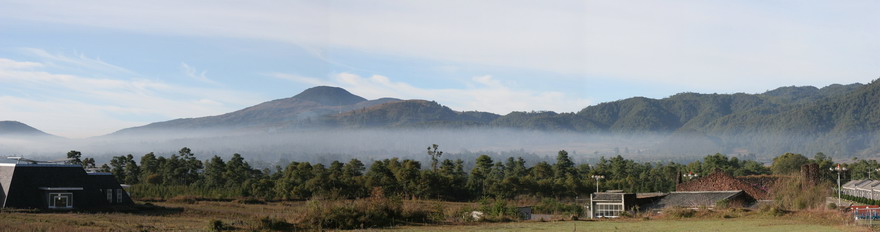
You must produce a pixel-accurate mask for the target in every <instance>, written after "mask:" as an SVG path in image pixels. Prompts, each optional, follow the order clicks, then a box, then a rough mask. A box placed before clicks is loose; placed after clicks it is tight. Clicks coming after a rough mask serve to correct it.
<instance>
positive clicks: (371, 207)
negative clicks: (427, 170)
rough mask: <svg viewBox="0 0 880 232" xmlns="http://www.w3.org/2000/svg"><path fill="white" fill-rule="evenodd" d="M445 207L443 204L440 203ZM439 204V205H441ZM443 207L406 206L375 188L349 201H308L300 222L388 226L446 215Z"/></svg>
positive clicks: (317, 225)
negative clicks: (367, 196)
mask: <svg viewBox="0 0 880 232" xmlns="http://www.w3.org/2000/svg"><path fill="white" fill-rule="evenodd" d="M441 207H442V206H441ZM438 208H439V209H438ZM443 211H444V209H443V208H440V207H435V208H434V210H430V209H427V210H426V209H424V208H412V209H407V210H404V209H403V202H402V201H401V200H400V199H396V198H393V199H391V198H386V197H385V194H384V193H383V192H382V190H381V188H377V189H374V190H373V194H372V195H371V196H370V197H369V198H365V199H357V200H348V201H318V200H313V201H309V203H308V208H307V209H306V213H305V215H303V218H302V219H301V220H300V221H299V223H298V224H302V225H309V226H311V227H314V228H311V229H325V228H328V229H329V228H332V229H360V228H376V227H387V226H393V225H397V224H400V223H402V222H407V221H409V222H430V221H431V220H432V218H438V217H445V216H438V215H437V214H440V215H442V214H443Z"/></svg>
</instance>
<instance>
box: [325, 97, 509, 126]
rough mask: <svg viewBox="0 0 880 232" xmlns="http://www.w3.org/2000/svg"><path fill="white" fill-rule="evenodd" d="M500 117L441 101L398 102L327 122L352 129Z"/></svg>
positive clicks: (484, 121) (470, 122)
mask: <svg viewBox="0 0 880 232" xmlns="http://www.w3.org/2000/svg"><path fill="white" fill-rule="evenodd" d="M498 117H500V116H499V115H497V114H493V113H486V112H476V111H471V112H458V111H454V110H452V109H450V108H449V107H446V106H442V105H440V104H438V103H437V102H433V101H425V100H406V101H395V102H389V103H385V104H380V105H374V106H372V107H368V108H363V109H360V110H353V111H349V112H345V113H341V114H337V115H333V116H331V117H326V118H324V119H325V125H330V126H340V127H349V128H352V127H353V128H366V127H381V128H396V127H421V126H432V127H465V126H480V125H487V124H488V123H489V122H491V121H492V120H495V119H496V118H498Z"/></svg>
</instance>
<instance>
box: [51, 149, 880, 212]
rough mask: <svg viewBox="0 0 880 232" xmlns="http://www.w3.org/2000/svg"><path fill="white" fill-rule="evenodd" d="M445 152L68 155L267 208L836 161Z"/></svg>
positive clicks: (138, 190) (641, 183)
mask: <svg viewBox="0 0 880 232" xmlns="http://www.w3.org/2000/svg"><path fill="white" fill-rule="evenodd" d="M437 149H438V148H437V146H431V147H428V155H430V156H431V164H429V165H423V164H422V163H421V162H419V161H416V160H411V159H403V160H401V159H398V158H390V159H383V160H376V161H373V162H372V163H370V164H369V165H366V164H364V163H363V162H362V161H361V160H358V159H351V160H349V161H348V162H344V163H343V162H340V161H333V162H331V163H329V164H327V165H325V164H321V163H310V162H291V163H289V164H287V165H286V166H283V167H282V166H276V167H275V169H274V170H273V169H269V168H266V169H262V170H259V169H256V168H254V167H252V166H250V165H249V164H248V162H246V161H245V160H244V157H243V156H242V155H240V154H233V155H232V157H231V158H230V159H229V160H224V159H223V158H221V157H219V156H213V157H211V158H209V159H207V160H204V161H202V160H199V159H197V158H196V156H195V154H194V153H193V152H192V150H191V149H189V148H186V147H184V148H182V149H180V151H179V152H178V153H177V154H172V155H170V156H169V157H165V156H157V155H156V154H154V153H147V154H145V155H143V156H141V157H140V158H139V161H136V158H135V157H134V156H133V155H131V154H129V155H125V156H115V157H113V158H112V159H111V160H110V162H109V163H107V164H104V165H102V166H101V167H99V168H96V167H95V164H94V160H93V159H91V158H86V159H82V160H81V156H82V154H81V153H80V152H78V151H71V152H70V153H68V157H69V158H71V161H70V163H72V164H79V165H83V166H84V167H86V168H94V169H98V170H99V171H103V172H109V173H112V174H113V176H114V177H116V179H117V180H118V181H119V182H120V183H125V184H130V185H132V189H131V190H130V192H131V194H132V196H134V197H136V198H170V197H174V196H178V195H193V196H199V197H206V198H238V197H253V198H259V199H266V200H302V199H314V198H324V199H339V198H349V199H354V198H362V197H367V196H369V192H370V191H371V190H372V189H374V188H376V187H380V188H381V189H383V191H384V192H385V194H386V195H389V196H397V197H401V198H404V199H413V198H418V199H439V200H451V201H473V200H478V199H482V198H487V197H488V198H502V199H511V198H514V197H517V196H533V197H539V198H574V197H578V196H587V195H588V194H590V193H593V192H595V191H596V181H597V179H594V178H592V177H593V176H599V175H601V176H603V177H604V178H602V179H599V180H598V181H600V183H599V191H604V190H609V189H619V190H623V191H626V192H669V191H674V190H675V185H676V184H677V182H678V181H680V180H681V179H680V177H681V176H682V174H685V173H694V174H697V175H700V176H705V175H709V174H711V173H712V172H714V171H716V170H720V171H724V172H727V173H729V174H731V175H736V176H741V175H764V174H788V173H791V172H796V171H799V169H800V166H801V165H803V164H806V163H811V162H813V163H819V164H820V166H822V168H821V169H820V170H827V167H830V166H831V165H832V163H833V162H832V161H831V159H830V158H829V157H827V156H825V155H824V154H822V153H819V154H816V156H814V158H813V159H809V158H807V157H804V156H803V155H800V154H792V153H786V154H783V155H780V156H778V157H777V158H776V159H774V160H773V164H772V165H771V166H770V167H766V166H764V165H763V164H761V163H759V162H756V161H753V160H741V159H738V158H736V157H728V156H726V155H723V154H713V155H708V156H706V157H704V158H703V159H702V160H698V161H693V162H690V163H687V164H679V163H675V162H666V163H661V162H636V161H633V160H629V159H625V158H623V157H622V156H620V155H617V156H613V157H611V158H608V159H606V158H604V157H603V158H601V159H599V161H598V162H596V163H595V164H586V163H582V164H577V163H575V162H573V161H572V158H571V157H570V156H569V154H568V152H566V151H564V150H562V151H559V152H558V153H557V156H556V162H555V163H549V162H544V161H542V162H537V163H534V164H527V163H526V161H525V160H524V159H523V158H521V157H516V158H515V157H509V158H507V159H504V160H493V159H492V158H491V157H490V156H487V155H481V156H479V157H477V158H476V165H475V166H474V167H473V168H472V169H470V170H465V167H464V161H463V160H461V159H456V160H450V159H442V160H441V159H440V157H441V156H442V154H443V153H442V151H439V150H437ZM875 163H876V162H875ZM860 169H861V168H860ZM825 176H826V177H830V174H826V175H825ZM877 177H880V175H877Z"/></svg>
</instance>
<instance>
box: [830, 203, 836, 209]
mask: <svg viewBox="0 0 880 232" xmlns="http://www.w3.org/2000/svg"><path fill="white" fill-rule="evenodd" d="M828 208H829V209H837V204H834V203H828Z"/></svg>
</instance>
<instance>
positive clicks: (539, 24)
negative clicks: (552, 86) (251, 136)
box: [0, 0, 880, 90]
mask: <svg viewBox="0 0 880 232" xmlns="http://www.w3.org/2000/svg"><path fill="white" fill-rule="evenodd" d="M377 4H378V5H379V6H376V5H377ZM782 5H786V4H778V3H766V2H763V1H737V2H717V1H684V2H675V3H672V2H665V1H541V2H534V1H515V0H514V1H454V0H453V1H388V2H381V3H375V2H345V3H337V2H333V1H316V2H312V1H270V2H268V3H264V4H252V3H246V2H234V1H233V2H214V1H208V2H206V1H186V2H180V1H170V0H159V1H149V2H142V1H112V0H87V1H85V2H83V1H75V2H57V1H34V0H28V1H9V2H8V3H6V4H4V7H3V8H2V9H0V18H10V19H17V20H32V21H39V22H52V23H63V24H74V25H86V26H92V27H100V28H113V29H118V30H129V31H136V32H141V33H154V34H171V35H194V36H223V37H236V38H251V39H260V40H273V41H282V42H287V43H291V44H297V45H302V46H304V47H306V48H309V47H314V48H322V47H333V48H346V49H355V50H358V51H363V52H368V53H373V54H384V55H392V56H402V57H415V58H420V59H430V60H440V61H452V62H459V63H467V64H480V65H490V66H500V67H508V68H518V69H534V70H543V71H549V72H555V73H560V74H564V75H567V76H572V77H575V78H582V77H601V78H614V79H617V80H628V81H636V82H645V81H650V82H658V83H663V84H675V85H685V86H688V87H693V88H698V89H709V90H715V89H719V87H718V86H724V87H725V88H731V87H734V88H737V89H742V90H764V89H767V88H771V87H776V86H779V85H781V84H784V85H791V84H814V85H821V84H828V83H832V82H846V83H849V82H855V81H865V80H866V79H869V78H874V77H875V76H876V73H877V72H880V70H878V69H877V65H876V62H874V61H876V60H880V44H878V43H877V42H876V41H880V31H878V30H874V29H875V28H878V27H880V20H877V16H876V15H877V14H876V12H874V11H872V10H870V9H877V8H878V7H880V3H878V2H874V1H858V2H847V3H839V2H809V3H804V4H797V9H791V8H790V7H785V6H782ZM172 6H173V7H172ZM463 6H464V7H463ZM683 6H686V7H683ZM486 9H503V10H491V11H487V10H486ZM218 25H222V26H218ZM315 54H317V55H318V56H320V57H322V58H325V59H326V56H325V55H324V54H321V53H320V51H317V52H315ZM356 71H358V72H364V71H362V70H356Z"/></svg>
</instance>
